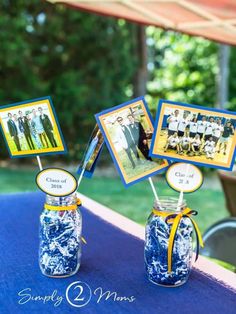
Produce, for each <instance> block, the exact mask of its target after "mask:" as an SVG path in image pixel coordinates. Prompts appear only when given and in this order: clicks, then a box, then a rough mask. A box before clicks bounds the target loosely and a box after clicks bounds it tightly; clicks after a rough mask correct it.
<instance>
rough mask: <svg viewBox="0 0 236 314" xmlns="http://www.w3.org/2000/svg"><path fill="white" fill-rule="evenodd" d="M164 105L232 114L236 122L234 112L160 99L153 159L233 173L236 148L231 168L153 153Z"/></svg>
mask: <svg viewBox="0 0 236 314" xmlns="http://www.w3.org/2000/svg"><path fill="white" fill-rule="evenodd" d="M164 103H165V104H170V105H179V106H182V107H185V108H194V109H199V110H207V111H211V112H215V113H225V114H231V115H235V120H236V113H235V112H233V111H227V110H223V109H217V108H209V107H202V106H198V105H192V104H187V103H182V102H178V101H171V100H165V99H160V100H159V102H158V105H157V113H156V119H155V124H154V133H153V137H152V141H151V146H150V151H149V152H150V153H149V155H150V156H151V157H156V158H164V159H169V160H173V161H175V162H183V161H185V162H186V163H190V164H193V165H198V166H205V167H207V168H215V169H222V170H228V171H232V169H233V166H234V160H235V157H236V147H235V148H234V153H233V156H232V160H231V163H230V166H229V167H223V166H217V165H211V164H205V163H204V162H198V161H192V160H187V159H182V158H173V157H168V156H165V155H159V154H154V153H153V148H154V143H155V139H156V135H157V129H158V122H159V118H160V114H161V109H162V105H163V104H164Z"/></svg>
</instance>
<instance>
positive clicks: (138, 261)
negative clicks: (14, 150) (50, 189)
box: [0, 192, 236, 314]
mask: <svg viewBox="0 0 236 314" xmlns="http://www.w3.org/2000/svg"><path fill="white" fill-rule="evenodd" d="M80 197H81V199H82V201H83V204H84V206H85V207H87V209H86V208H85V207H82V208H81V211H82V215H83V236H84V237H85V238H86V240H87V245H84V246H83V254H82V265H81V267H80V270H79V272H78V273H77V274H76V275H74V276H72V277H69V278H63V279H62V278H61V279H55V278H48V277H45V276H43V275H42V274H41V272H40V269H39V266H38V223H39V214H40V211H41V210H42V207H43V203H44V195H43V193H41V192H39V193H33V192H31V193H19V194H8V195H0V203H1V209H0V210H1V228H0V240H1V241H0V251H1V257H0V267H1V268H0V269H1V277H0V313H1V314H5V313H6V314H8V313H9V314H12V313H14V314H15V313H16V314H18V313H24V314H25V313H42V314H44V313H63V314H66V313H85V314H87V313H91V314H96V313H102V314H106V313H115V314H120V313H122V314H123V313H131V314H132V313H135V314H142V313H148V314H152V313H160V314H162V313H166V314H168V313H175V314H178V313H181V314H184V313H192V314H194V313H201V314H204V313H214V314H216V313H220V314H224V313H227V314H231V313H236V293H235V291H236V290H234V285H236V280H235V278H236V277H235V275H234V274H232V273H230V272H228V271H227V270H224V269H222V268H221V267H219V266H214V264H213V263H211V262H207V263H210V264H206V261H204V262H203V261H202V260H201V259H200V262H198V264H196V265H198V266H197V267H198V269H197V268H196V269H194V270H193V271H192V273H191V275H190V278H189V280H188V282H187V283H186V284H185V285H183V286H180V287H177V288H165V287H159V286H156V285H154V284H151V283H150V282H149V281H148V280H147V278H146V276H145V272H144V262H143V246H144V243H143V240H142V239H143V235H144V234H143V231H144V228H143V227H142V226H139V225H137V224H135V223H134V222H132V221H131V220H129V219H127V218H125V217H123V216H121V215H119V214H117V213H114V212H113V211H111V210H109V209H108V208H106V207H104V206H102V205H100V204H98V203H96V202H94V201H92V200H90V199H88V198H86V197H85V196H83V195H81V196H80ZM101 217H103V218H101ZM122 229H123V230H122ZM127 231H128V232H127ZM204 263H205V264H204ZM209 265H210V266H209ZM204 267H205V268H206V269H201V268H204ZM209 267H210V268H212V274H211V275H209V274H206V272H209ZM207 268H208V269H207ZM219 270H220V271H219ZM202 271H204V272H205V273H203V272H202ZM214 272H215V274H216V273H217V272H218V275H219V274H221V276H222V278H220V275H219V276H218V279H216V278H214V277H212V276H213V275H214V274H213V273H214ZM227 276H228V277H227ZM219 279H220V280H221V281H222V280H224V281H225V282H227V285H226V284H225V283H223V282H220V281H219ZM77 281H80V283H78V284H74V285H73V283H74V282H77ZM81 282H82V283H81ZM70 285H71V287H70V288H69V292H68V294H69V301H71V302H72V303H73V302H74V304H75V305H78V304H79V305H81V304H83V302H87V301H89V299H88V298H89V296H90V297H91V298H90V301H89V302H88V303H87V304H86V305H84V306H82V307H80V308H78V307H75V306H72V305H71V304H70V303H69V302H68V300H67V298H66V290H67V288H68V287H69V286H70ZM27 288H28V290H24V289H27ZM29 289H30V290H29ZM89 289H90V290H89ZM55 290H56V294H55ZM82 290H83V291H82ZM22 291H23V292H22ZM101 291H102V292H103V293H106V292H107V291H110V292H111V293H113V292H114V293H113V294H112V295H111V296H110V298H108V299H107V300H106V299H105V297H107V294H105V295H104V297H102V298H101V299H100V301H99V294H100V293H101ZM53 292H54V296H53V297H51V298H52V299H53V301H52V300H51V299H50V300H48V301H45V303H44V302H43V300H39V297H41V298H43V297H45V296H50V295H52V294H53ZM19 293H20V294H23V293H28V294H30V295H31V296H34V297H38V300H31V299H30V300H28V296H25V299H23V301H24V300H25V301H26V299H27V302H26V303H25V304H19V303H18V302H20V299H21V298H22V296H19V295H18V294H19ZM70 293H72V297H73V296H74V294H73V293H76V295H78V298H77V299H79V300H78V303H76V302H77V301H75V300H74V299H73V298H72V299H71V297H70ZM90 293H91V295H90ZM115 293H116V295H115ZM115 296H116V300H114V297H115ZM57 297H58V298H59V299H58V303H57V307H55V306H54V305H55V303H56V301H55V300H56V298H57ZM119 297H125V298H123V299H122V298H121V299H119ZM60 298H61V299H60ZM117 298H118V299H117ZM134 298H135V299H134ZM133 299H134V300H133ZM60 300H61V301H60ZM132 300H133V301H132ZM23 301H22V302H23Z"/></svg>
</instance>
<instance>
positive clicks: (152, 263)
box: [144, 198, 195, 287]
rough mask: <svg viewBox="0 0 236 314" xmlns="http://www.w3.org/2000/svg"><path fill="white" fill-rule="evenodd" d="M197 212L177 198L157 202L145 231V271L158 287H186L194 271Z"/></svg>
mask: <svg viewBox="0 0 236 314" xmlns="http://www.w3.org/2000/svg"><path fill="white" fill-rule="evenodd" d="M193 212H194V213H195V211H191V210H189V209H188V208H187V206H186V202H185V201H184V202H183V203H182V204H179V205H178V200H177V199H175V198H161V199H160V200H159V202H158V203H157V202H155V204H154V208H153V210H152V213H151V215H150V216H149V218H148V221H147V224H146V230H145V238H146V241H145V250H144V258H145V268H146V273H147V276H148V279H149V280H150V281H151V282H152V283H154V284H158V285H162V286H169V287H171V286H172V287H175V286H179V285H182V284H183V283H185V282H186V281H187V279H188V277H189V274H190V271H191V268H192V255H193V241H192V235H193V224H192V219H191V218H190V215H191V214H192V213H193Z"/></svg>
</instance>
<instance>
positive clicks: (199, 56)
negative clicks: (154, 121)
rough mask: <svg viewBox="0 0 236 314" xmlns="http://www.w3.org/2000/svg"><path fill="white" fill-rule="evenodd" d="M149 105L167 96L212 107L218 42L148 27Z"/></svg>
mask: <svg viewBox="0 0 236 314" xmlns="http://www.w3.org/2000/svg"><path fill="white" fill-rule="evenodd" d="M147 35H148V41H147V43H148V47H149V69H150V79H149V83H148V85H147V88H148V99H149V100H150V102H151V106H152V108H153V109H154V108H156V104H157V101H158V100H159V99H160V98H162V99H169V100H175V101H182V102H187V103H193V104H199V105H204V106H210V107H213V106H214V105H215V103H216V75H217V72H218V63H217V49H218V48H217V44H215V43H213V42H210V41H208V40H205V39H202V38H198V37H191V36H188V35H184V34H180V33H176V32H173V31H169V32H167V31H163V30H158V29H155V28H154V27H148V28H147Z"/></svg>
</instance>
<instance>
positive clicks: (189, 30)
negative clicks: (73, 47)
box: [47, 0, 236, 45]
mask: <svg viewBox="0 0 236 314" xmlns="http://www.w3.org/2000/svg"><path fill="white" fill-rule="evenodd" d="M47 1H49V2H51V3H59V2H60V3H64V4H67V5H70V6H72V7H74V8H77V9H79V10H84V11H89V12H93V13H97V14H102V15H108V16H113V17H116V18H122V19H126V20H129V21H133V22H136V23H140V24H144V25H155V26H158V27H161V28H164V29H171V30H176V31H179V32H182V33H186V34H190V35H194V36H202V37H205V38H208V39H210V40H214V41H217V42H221V43H226V44H231V45H236V0H84V1H80V0H47Z"/></svg>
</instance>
